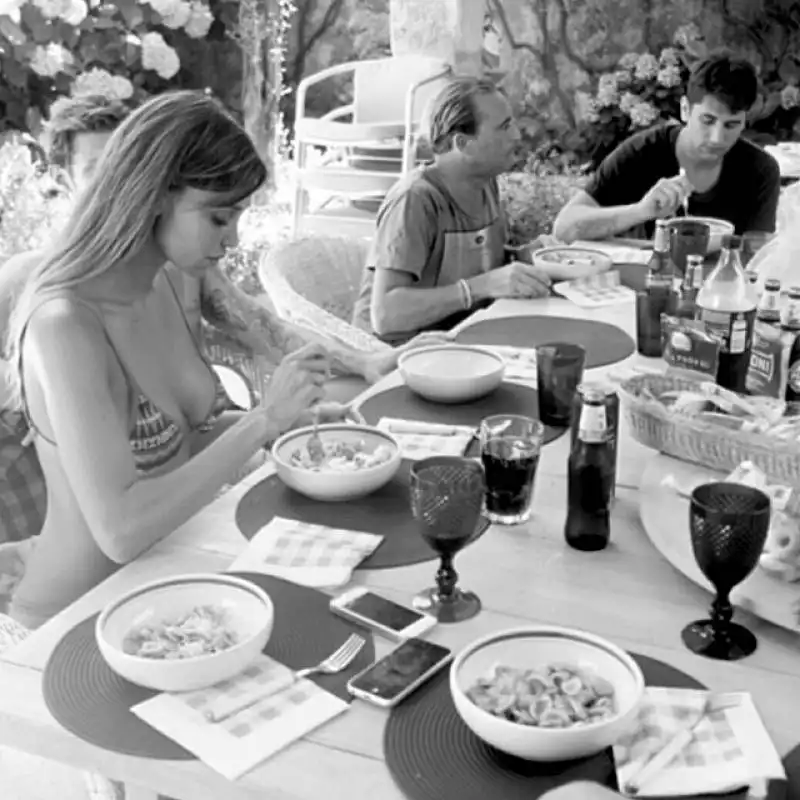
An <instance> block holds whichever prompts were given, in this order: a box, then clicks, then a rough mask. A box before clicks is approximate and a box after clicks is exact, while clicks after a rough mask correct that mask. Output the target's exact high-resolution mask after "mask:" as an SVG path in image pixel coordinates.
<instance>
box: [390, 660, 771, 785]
mask: <svg viewBox="0 0 800 800" xmlns="http://www.w3.org/2000/svg"><path fill="white" fill-rule="evenodd" d="M633 657H634V658H635V659H636V661H637V662H638V663H639V666H640V667H641V668H642V672H643V673H644V676H645V681H646V682H647V684H648V685H650V686H670V687H676V688H686V689H703V688H705V687H704V686H703V685H702V684H701V683H699V682H698V681H696V680H695V679H694V678H692V677H690V676H689V675H687V674H686V673H684V672H681V671H680V670H677V669H675V668H674V667H671V666H669V665H667V664H664V663H663V662H661V661H656V660H655V659H652V658H648V657H646V656H639V655H634V656H633ZM448 681H449V673H448V671H446V670H445V671H444V672H442V673H441V674H440V675H437V676H436V678H434V679H433V680H432V681H431V682H430V683H429V684H428V685H427V686H425V687H423V688H422V689H420V690H419V691H418V692H416V693H414V694H413V695H411V697H410V698H409V699H408V700H406V701H405V702H403V703H401V704H400V705H399V706H397V708H395V709H394V710H393V711H392V713H391V714H390V716H389V720H388V722H387V725H386V729H385V731H384V737H383V750H384V755H385V757H386V763H387V766H388V767H389V770H390V772H391V773H392V777H393V778H394V780H395V782H396V783H397V785H398V786H399V787H400V789H401V790H402V791H403V793H404V794H405V795H406V796H407V797H408V798H410V800H486V799H487V798H498V800H499V798H502V800H535V798H537V797H539V796H540V795H542V794H544V793H545V792H546V791H548V790H549V789H553V788H555V787H556V786H560V785H562V784H565V783H571V782H572V781H578V780H581V781H593V782H595V783H600V784H603V785H605V786H609V787H610V788H612V789H616V788H617V785H616V774H615V772H614V763H613V756H612V754H611V750H610V749H608V750H606V751H604V752H603V753H600V754H599V755H596V756H592V757H590V758H583V759H579V760H577V761H567V762H553V763H539V762H535V761H525V760H523V759H519V758H516V757H514V756H509V755H506V754H505V753H501V752H500V751H499V750H495V749H494V748H493V747H490V746H489V745H487V744H485V743H484V742H483V741H482V740H481V739H479V738H478V737H477V736H475V734H474V733H472V731H471V730H470V729H469V728H468V727H467V726H466V725H465V724H464V723H463V722H462V721H461V717H459V716H458V713H457V712H456V709H455V706H454V705H453V701H452V698H451V697H450V687H449V684H448ZM726 796H727V797H731V798H732V797H736V798H739V797H742V798H743V797H744V796H745V795H744V793H738V794H732V795H726ZM771 796H772V795H771Z"/></svg>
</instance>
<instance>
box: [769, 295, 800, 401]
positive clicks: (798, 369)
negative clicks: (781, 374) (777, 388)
mask: <svg viewBox="0 0 800 800" xmlns="http://www.w3.org/2000/svg"><path fill="white" fill-rule="evenodd" d="M764 288H765V289H766V285H765V287H764ZM781 329H782V330H783V333H784V337H785V342H786V345H785V346H786V349H787V350H788V351H789V358H788V364H787V370H786V395H785V399H786V402H787V403H797V402H800V286H793V287H792V288H791V289H789V302H788V303H787V304H786V310H785V312H784V314H783V319H782V321H781Z"/></svg>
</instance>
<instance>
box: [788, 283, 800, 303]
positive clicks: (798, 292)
mask: <svg viewBox="0 0 800 800" xmlns="http://www.w3.org/2000/svg"><path fill="white" fill-rule="evenodd" d="M789 297H791V298H793V299H795V300H796V299H797V298H798V297H800V286H792V287H791V288H790V289H789Z"/></svg>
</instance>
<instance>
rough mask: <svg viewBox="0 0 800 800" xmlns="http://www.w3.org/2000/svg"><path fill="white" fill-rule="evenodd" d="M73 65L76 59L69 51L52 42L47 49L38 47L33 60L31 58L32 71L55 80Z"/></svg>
mask: <svg viewBox="0 0 800 800" xmlns="http://www.w3.org/2000/svg"><path fill="white" fill-rule="evenodd" d="M72 63H74V59H73V58H72V54H71V53H70V52H69V50H65V49H64V48H63V47H62V46H61V45H60V44H56V43H55V42H51V43H50V44H48V45H47V46H46V47H42V45H36V50H34V53H33V58H31V69H32V70H33V71H34V72H35V73H36V74H37V75H41V76H42V77H43V78H53V77H55V76H56V75H58V73H59V72H63V71H64V70H65V68H66V67H68V66H70V64H72Z"/></svg>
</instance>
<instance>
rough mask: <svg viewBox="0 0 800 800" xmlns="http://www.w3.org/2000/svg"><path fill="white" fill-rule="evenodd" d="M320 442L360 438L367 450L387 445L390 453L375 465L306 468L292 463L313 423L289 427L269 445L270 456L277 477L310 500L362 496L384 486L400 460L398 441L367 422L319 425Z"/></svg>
mask: <svg viewBox="0 0 800 800" xmlns="http://www.w3.org/2000/svg"><path fill="white" fill-rule="evenodd" d="M318 431H319V437H320V439H321V440H322V443H323V444H325V443H326V442H329V441H336V442H345V443H347V444H357V443H359V442H363V443H364V444H365V445H366V447H367V449H368V450H369V452H374V450H375V448H377V447H378V446H380V445H388V446H389V447H390V448H391V449H392V456H391V458H390V459H389V460H388V461H384V462H383V463H382V464H378V465H376V466H374V467H366V468H364V469H355V470H352V471H341V470H334V469H325V468H320V469H307V468H305V467H299V466H295V465H294V464H292V463H291V456H292V453H294V452H295V450H304V449H305V448H306V447H307V445H308V440H309V439H310V438H311V435H312V434H313V433H314V428H313V427H307V428H298V429H297V430H295V431H289V433H285V434H284V435H283V436H281V437H280V439H278V440H277V441H276V442H275V444H274V445H273V446H272V458H273V460H274V461H275V466H276V468H277V471H278V477H279V478H280V479H281V480H282V481H283V482H284V483H285V484H286V485H287V486H289V487H290V488H292V489H294V490H295V491H296V492H300V494H302V495H305V496H306V497H310V498H311V499H312V500H322V501H324V502H329V503H330V502H334V503H339V502H343V501H345V500H354V499H356V498H358V497H365V496H366V495H368V494H372V492H375V491H377V490H378V489H380V488H381V487H382V486H385V485H386V484H387V483H389V481H390V480H391V479H392V478H393V477H394V476H395V473H396V472H397V470H398V468H399V467H400V462H401V460H402V458H401V454H400V445H399V444H398V443H397V439H395V438H394V437H393V436H392V435H391V434H389V433H386V432H384V431H381V430H378V429H377V428H373V427H372V426H370V425H351V424H345V423H332V424H328V425H320V426H319V427H318Z"/></svg>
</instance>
